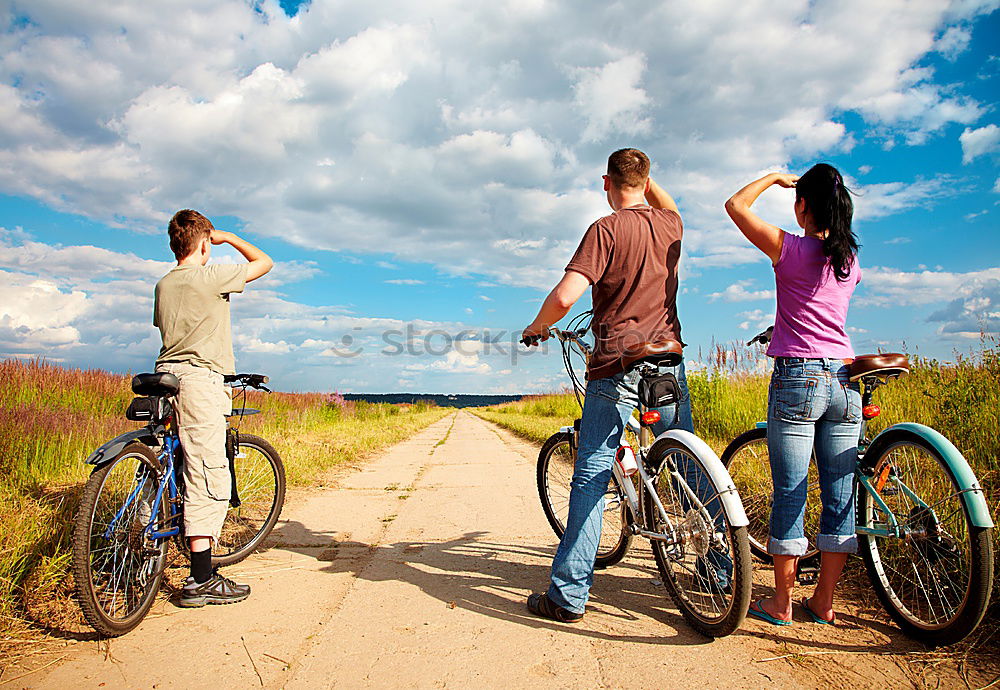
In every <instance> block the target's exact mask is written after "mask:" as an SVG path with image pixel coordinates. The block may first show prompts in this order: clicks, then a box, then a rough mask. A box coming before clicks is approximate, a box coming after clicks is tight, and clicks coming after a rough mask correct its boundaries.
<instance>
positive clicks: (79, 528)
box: [72, 443, 167, 637]
mask: <svg viewBox="0 0 1000 690" xmlns="http://www.w3.org/2000/svg"><path fill="white" fill-rule="evenodd" d="M156 467H158V462H157V460H156V456H155V455H154V454H153V452H152V451H151V450H150V449H149V448H148V447H146V446H144V445H141V444H137V443H133V444H131V445H129V446H127V447H126V448H125V449H124V450H122V452H121V453H119V454H118V455H117V456H116V457H115V458H114V459H113V460H111V461H110V462H109V463H107V464H105V465H102V466H100V467H98V468H97V469H95V470H94V472H93V473H92V474H91V475H90V478H89V479H88V480H87V484H86V486H85V487H84V490H83V497H82V498H81V499H80V507H79V509H78V510H77V513H76V517H75V518H74V520H73V535H72V544H73V556H72V557H73V576H74V578H75V580H76V598H77V601H78V602H79V604H80V608H81V609H83V615H84V616H85V617H86V619H87V622H88V623H90V625H92V626H93V628H94V629H95V630H96V631H97V632H99V633H101V634H102V635H105V636H107V637H117V636H118V635H124V634H125V633H127V632H129V631H130V630H132V629H133V628H135V627H136V626H137V625H139V623H140V622H141V621H142V619H143V618H144V617H145V616H146V613H148V612H149V609H150V608H151V607H152V606H153V602H154V601H155V600H156V593H157V591H159V588H160V581H161V580H162V579H163V568H164V561H165V559H166V555H167V540H166V539H159V540H155V541H153V540H151V539H149V535H148V532H147V531H146V526H147V525H148V524H149V520H150V516H151V512H152V509H153V502H154V501H155V496H156V489H157V482H158V477H157V470H156ZM156 508H157V512H158V518H159V519H158V526H164V525H165V522H164V521H165V519H166V517H167V513H166V502H165V500H164V501H161V502H160V504H159V505H158V506H156Z"/></svg>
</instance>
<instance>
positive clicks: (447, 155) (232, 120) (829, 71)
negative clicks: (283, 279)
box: [0, 0, 990, 287]
mask: <svg viewBox="0 0 1000 690" xmlns="http://www.w3.org/2000/svg"><path fill="white" fill-rule="evenodd" d="M988 5H989V4H988V3H986V4H984V3H969V2H964V1H956V2H954V3H950V4H949V3H932V2H928V3H918V4H917V5H916V6H915V5H914V3H909V2H903V1H902V0H892V1H888V2H879V3H861V2H841V3H805V2H794V3H773V2H767V1H766V0H750V1H748V2H739V3H735V2H734V3H659V4H652V5H644V6H641V7H634V8H630V10H629V11H630V13H631V14H630V15H629V17H628V21H622V20H623V16H622V9H621V7H619V6H617V5H613V4H611V5H609V4H601V3H596V2H589V1H588V2H583V3H582V4H581V3H570V2H566V1H556V2H539V1H535V0H530V1H529V0H516V1H515V0H510V1H507V2H496V3H487V4H483V3H466V4H463V5H455V4H453V3H442V2H438V1H437V0H434V1H431V2H425V3H412V2H402V1H401V0H392V1H390V2H389V3H388V4H387V3H368V4H357V3H354V4H350V3H343V2H336V1H334V0H329V1H322V0H314V1H313V2H312V3H309V4H308V5H305V6H303V7H302V9H301V10H300V11H299V12H298V14H297V15H296V16H295V17H294V18H289V17H287V16H285V14H284V13H283V12H282V11H281V9H280V7H279V5H278V3H275V2H265V3H246V2H242V1H241V0H180V1H179V2H177V3H173V4H172V5H171V10H170V11H169V12H163V11H162V8H160V7H158V6H156V5H155V4H149V3H133V4H130V5H128V6H127V7H126V6H122V5H120V4H113V5H107V6H105V5H102V4H100V3H89V4H88V3H69V2H66V1H65V0H37V1H36V2H32V3H24V4H22V5H19V6H18V10H17V11H18V12H19V13H20V14H21V15H23V16H21V17H20V18H21V19H22V21H17V22H9V23H8V26H10V27H11V28H10V29H8V31H7V32H6V33H4V34H3V35H2V36H0V47H2V49H3V50H2V52H0V55H2V56H3V57H2V58H0V75H2V79H0V81H2V82H3V84H4V85H3V86H0V91H2V93H0V142H2V143H3V146H2V147H0V191H3V192H4V193H7V194H16V195H25V196H30V197H33V198H36V199H39V200H41V201H42V202H44V203H46V204H49V205H50V206H52V207H54V208H57V209H60V210H68V211H73V212H78V213H83V214H85V215H87V216H90V217H93V218H96V219H99V220H101V221H104V222H108V223H112V224H114V225H117V226H123V227H128V228H130V229H138V230H142V229H152V228H162V225H163V223H164V222H165V221H166V219H167V218H168V217H169V215H170V214H171V213H172V212H173V211H174V210H176V208H178V207H182V206H196V207H198V208H204V209H205V210H206V211H207V212H208V213H209V215H210V216H211V215H230V216H236V217H238V218H240V219H242V220H243V221H245V222H246V224H247V227H248V229H249V230H251V231H253V232H255V233H258V234H260V235H269V236H272V237H275V238H280V239H282V240H287V241H291V242H293V243H297V244H300V245H302V246H307V247H310V248H313V247H318V248H320V249H327V250H333V251H340V250H347V251H354V252H370V251H373V250H376V251H378V252H380V253H386V252H391V253H392V254H394V255H396V256H398V257H400V258H401V259H405V260H412V261H425V262H430V263H433V264H435V265H436V266H437V267H439V268H440V269H442V270H444V271H446V272H452V273H456V274H462V275H466V274H470V273H475V274H482V275H485V276H488V277H489V278H490V279H491V280H494V281H496V282H498V283H502V284H514V285H529V286H536V287H542V286H545V285H547V284H548V283H549V282H550V281H551V280H552V279H553V278H554V277H556V275H557V269H558V267H560V266H562V265H564V263H565V261H566V258H567V257H568V256H569V253H570V252H571V251H572V249H573V246H574V245H575V243H576V242H577V241H578V239H579V236H580V234H581V233H582V231H583V230H584V229H585V228H586V227H587V225H588V224H589V223H590V222H591V221H593V220H594V219H595V218H596V217H598V216H599V215H601V214H602V213H605V212H606V205H605V204H604V198H603V194H602V192H601V189H600V174H601V172H602V169H603V166H604V161H605V158H606V156H607V154H608V152H609V151H610V150H612V149H613V148H617V147H618V146H620V145H623V144H631V145H637V146H639V147H640V148H644V149H645V150H647V152H648V153H649V154H650V155H651V157H652V159H653V161H654V175H655V176H656V177H657V178H658V179H659V180H660V181H662V182H663V183H664V184H665V186H666V187H667V189H668V190H669V191H672V192H675V193H676V196H677V198H678V200H679V202H680V203H681V207H682V211H683V214H684V217H685V221H686V224H687V226H688V227H689V228H697V229H698V231H697V232H692V233H689V235H688V237H687V238H686V251H687V252H688V254H689V256H690V258H691V264H692V265H701V266H712V265H716V266H718V265H731V264H733V263H740V262H746V261H750V260H753V258H755V257H754V255H753V253H752V252H750V251H748V250H747V249H746V247H745V246H741V245H742V241H741V239H740V238H738V237H734V236H733V233H732V231H731V227H730V226H729V224H728V221H727V220H726V219H725V216H724V214H723V213H722V205H721V201H722V198H721V197H722V196H724V192H720V190H730V189H737V188H738V187H739V185H740V184H742V183H745V182H746V181H747V180H748V179H750V178H751V177H752V176H753V175H754V174H756V173H757V172H758V171H761V170H762V169H774V168H780V167H781V166H783V165H786V164H788V163H789V162H790V161H791V160H793V159H795V160H801V159H808V158H811V157H816V156H819V155H821V154H823V153H826V152H835V151H842V150H848V149H849V148H850V146H851V145H852V143H853V141H852V138H851V136H850V135H849V134H848V133H847V131H846V129H845V127H844V123H843V122H842V121H840V117H841V114H842V113H844V112H854V113H858V114H860V115H861V117H863V118H864V119H865V120H866V121H867V122H868V123H869V125H871V126H872V127H873V128H875V129H876V130H877V131H878V132H880V136H882V137H883V138H884V139H885V140H886V141H887V142H897V141H901V142H908V143H919V142H921V141H924V140H926V139H927V138H929V137H932V136H936V135H937V134H938V133H940V132H941V131H942V130H943V129H944V128H945V126H947V125H948V124H950V123H960V124H964V125H966V126H967V127H971V126H972V125H973V124H974V123H975V122H976V121H977V119H978V118H979V117H981V115H982V113H983V112H984V107H983V106H982V105H981V104H979V103H977V102H975V101H973V100H971V99H968V98H962V97H960V96H957V95H955V91H954V89H952V88H950V85H948V84H940V83H937V82H936V81H935V78H934V75H933V73H931V72H930V71H929V70H928V69H926V68H923V67H920V66H919V65H920V64H921V61H922V59H923V58H924V56H926V55H927V54H928V53H929V52H931V51H938V52H939V53H941V54H943V55H945V56H954V55H957V54H958V53H959V52H961V50H962V49H963V48H964V45H965V43H966V42H967V26H968V23H969V22H970V21H971V20H972V19H974V18H975V16H976V15H978V14H980V13H982V12H985V11H988V10H989V9H990V7H989V6H988ZM442 16H447V18H448V19H447V21H441V20H440V17H442ZM887 26H891V27H892V31H891V32H886V31H885V27H887ZM625 46H627V48H624V47H625ZM94 94H100V97H99V98H95V97H94ZM983 129H987V128H980V129H975V130H967V131H969V132H981V131H982V130H983ZM963 136H964V135H963ZM970 136H973V135H972V134H970ZM976 136H979V137H980V138H981V137H982V136H983V135H981V134H980V135H976ZM977 145H978V146H981V143H980V144H977V143H976V141H975V138H973V142H972V144H971V146H973V147H975V146H977ZM963 147H965V142H964V141H963ZM966 150H967V153H966V155H967V156H968V155H970V153H971V152H972V151H973V149H966ZM975 155H981V154H973V157H974V156H975ZM900 184H901V185H902V183H900ZM921 185H924V186H925V187H926V186H927V185H931V187H932V188H931V191H934V189H933V181H931V182H921V181H917V182H916V183H913V184H908V185H902V186H906V187H917V188H919V187H920V186H921ZM871 198H872V200H873V201H875V202H876V203H874V204H870V206H871V209H872V210H870V211H868V212H867V213H868V215H867V216H866V215H864V214H865V213H866V212H863V211H862V205H863V204H862V202H861V200H859V213H861V217H870V218H874V217H878V214H879V213H881V214H883V215H884V214H886V213H893V212H896V211H898V210H901V208H903V202H912V201H914V198H915V197H913V196H908V195H907V193H906V192H904V191H902V190H900V189H883V190H879V189H878V188H875V189H873V190H872V195H871ZM762 201H764V200H762ZM786 214H787V212H786ZM699 262H700V263H699ZM540 266H541V267H550V266H554V267H556V268H555V269H551V270H550V269H539V268H537V267H540Z"/></svg>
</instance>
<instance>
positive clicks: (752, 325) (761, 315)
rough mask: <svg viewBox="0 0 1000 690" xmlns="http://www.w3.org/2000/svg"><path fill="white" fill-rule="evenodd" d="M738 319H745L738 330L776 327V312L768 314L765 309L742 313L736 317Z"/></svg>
mask: <svg viewBox="0 0 1000 690" xmlns="http://www.w3.org/2000/svg"><path fill="white" fill-rule="evenodd" d="M736 318H737V319H743V320H742V321H741V322H740V323H739V324H737V326H736V327H737V328H739V329H740V330H743V331H746V330H750V329H753V330H755V331H756V330H763V329H765V328H767V327H768V326H773V325H774V312H773V311H771V312H766V311H764V310H763V309H753V310H751V311H741V312H740V313H738V314H737V315H736Z"/></svg>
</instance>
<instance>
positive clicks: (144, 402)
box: [125, 395, 174, 422]
mask: <svg viewBox="0 0 1000 690" xmlns="http://www.w3.org/2000/svg"><path fill="white" fill-rule="evenodd" d="M173 411H174V408H173V406H172V405H171V404H170V401H169V400H167V399H166V398H163V397H160V396H155V395H145V396H143V397H141V398H132V402H130V403H129V405H128V409H127V410H125V418H126V419H129V420H131V421H133V422H162V421H163V420H164V419H166V418H167V417H169V416H170V415H171V414H173Z"/></svg>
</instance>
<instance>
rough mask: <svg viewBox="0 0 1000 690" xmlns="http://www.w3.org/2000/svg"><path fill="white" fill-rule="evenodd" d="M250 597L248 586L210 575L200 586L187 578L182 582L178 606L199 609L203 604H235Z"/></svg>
mask: <svg viewBox="0 0 1000 690" xmlns="http://www.w3.org/2000/svg"><path fill="white" fill-rule="evenodd" d="M248 596H250V585H238V584H236V583H235V582H233V581H232V580H230V579H229V578H228V577H223V576H222V575H219V573H218V572H214V573H212V577H210V578H209V579H208V580H207V581H205V582H202V583H201V584H200V585H199V584H198V583H197V582H195V581H194V578H193V577H189V578H188V579H187V580H186V581H185V582H184V589H183V590H182V591H181V598H180V601H178V602H177V605H178V606H181V607H183V608H192V609H193V608H199V607H201V606H204V605H205V604H235V603H236V602H238V601H243V600H244V599H246V598H247V597H248Z"/></svg>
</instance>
